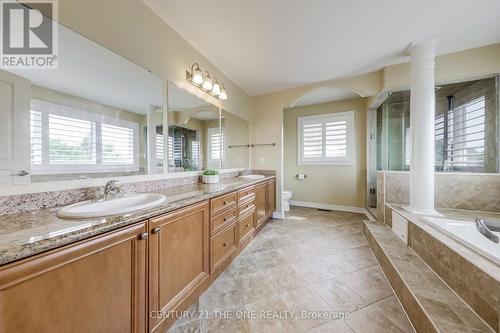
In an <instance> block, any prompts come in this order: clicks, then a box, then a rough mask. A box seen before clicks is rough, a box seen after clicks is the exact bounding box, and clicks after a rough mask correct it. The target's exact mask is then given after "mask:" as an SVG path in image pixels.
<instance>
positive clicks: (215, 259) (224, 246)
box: [211, 223, 237, 271]
mask: <svg viewBox="0 0 500 333" xmlns="http://www.w3.org/2000/svg"><path fill="white" fill-rule="evenodd" d="M236 236H237V234H236V226H235V224H234V223H233V224H231V225H230V226H229V227H227V228H226V229H225V230H223V231H221V232H220V233H219V234H218V235H216V236H215V237H213V238H212V241H211V244H212V249H211V254H212V258H211V262H212V271H215V270H216V269H217V268H218V267H219V266H221V265H222V264H223V263H224V261H225V260H226V259H228V258H229V256H230V255H231V254H233V253H234V251H235V250H236V245H237V238H236Z"/></svg>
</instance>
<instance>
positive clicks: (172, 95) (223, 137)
mask: <svg viewBox="0 0 500 333" xmlns="http://www.w3.org/2000/svg"><path fill="white" fill-rule="evenodd" d="M249 127H250V126H249V123H248V121H246V120H244V119H242V118H240V117H238V116H236V115H234V114H233V113H230V112H228V111H226V110H219V108H218V107H216V106H214V105H212V104H210V103H208V102H206V101H205V100H203V99H201V98H199V97H197V96H195V95H193V94H191V93H190V92H188V91H186V90H184V89H182V88H180V87H177V86H176V85H175V84H173V83H171V82H169V83H168V133H169V134H168V170H169V172H185V171H199V170H204V169H236V168H238V169H243V168H248V167H249V164H250V163H249V149H248V148H249V147H248V145H249V135H250V134H249V133H250V129H249Z"/></svg>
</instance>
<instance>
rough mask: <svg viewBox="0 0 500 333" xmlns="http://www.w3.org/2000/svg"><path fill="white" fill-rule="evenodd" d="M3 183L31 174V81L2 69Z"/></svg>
mask: <svg viewBox="0 0 500 333" xmlns="http://www.w3.org/2000/svg"><path fill="white" fill-rule="evenodd" d="M0 119H2V121H0V184H3V185H12V184H25V183H29V182H30V179H31V177H30V176H29V173H30V171H31V161H30V81H28V80H26V79H23V78H22V77H20V76H17V75H14V74H11V73H8V72H5V71H2V70H0Z"/></svg>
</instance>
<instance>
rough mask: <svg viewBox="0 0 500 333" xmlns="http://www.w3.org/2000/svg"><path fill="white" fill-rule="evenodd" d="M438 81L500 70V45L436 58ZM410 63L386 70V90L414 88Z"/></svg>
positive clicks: (450, 80) (443, 81)
mask: <svg viewBox="0 0 500 333" xmlns="http://www.w3.org/2000/svg"><path fill="white" fill-rule="evenodd" d="M435 62H436V74H435V78H436V82H437V83H439V84H444V83H453V82H459V81H463V80H468V79H475V78H481V77H484V76H487V75H490V74H496V73H499V72H500V44H494V45H489V46H484V47H479V48H475V49H470V50H465V51H461V52H455V53H450V54H444V55H441V56H438V57H436V60H435ZM410 78H411V77H410V64H409V63H404V64H398V65H393V66H388V67H385V68H384V69H383V78H382V90H386V91H388V90H400V89H404V88H409V87H410Z"/></svg>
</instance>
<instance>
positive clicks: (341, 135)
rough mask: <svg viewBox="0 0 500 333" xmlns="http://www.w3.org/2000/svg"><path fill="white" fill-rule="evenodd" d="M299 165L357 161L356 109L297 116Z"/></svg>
mask: <svg viewBox="0 0 500 333" xmlns="http://www.w3.org/2000/svg"><path fill="white" fill-rule="evenodd" d="M298 132H299V133H298V138H299V152H298V153H299V156H298V163H299V164H323V165H352V164H354V155H353V147H354V111H349V112H342V113H331V114H325V115H320V116H312V117H299V118H298Z"/></svg>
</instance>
